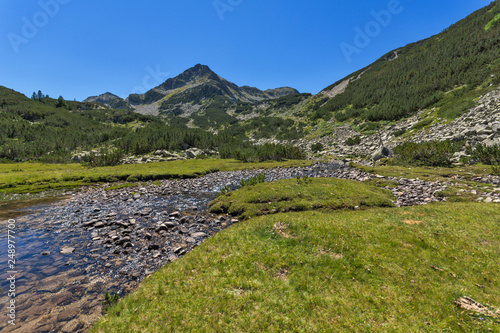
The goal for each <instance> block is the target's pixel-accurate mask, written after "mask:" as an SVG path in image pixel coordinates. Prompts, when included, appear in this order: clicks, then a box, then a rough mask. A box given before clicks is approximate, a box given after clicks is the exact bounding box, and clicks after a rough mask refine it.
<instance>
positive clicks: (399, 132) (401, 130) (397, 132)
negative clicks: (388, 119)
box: [392, 128, 406, 138]
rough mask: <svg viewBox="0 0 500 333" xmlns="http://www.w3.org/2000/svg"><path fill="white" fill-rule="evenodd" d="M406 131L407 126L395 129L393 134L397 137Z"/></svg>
mask: <svg viewBox="0 0 500 333" xmlns="http://www.w3.org/2000/svg"><path fill="white" fill-rule="evenodd" d="M405 133H406V128H402V129H400V130H397V131H394V132H393V133H392V134H393V135H394V136H395V137H396V138H397V137H398V136H401V135H403V134H405Z"/></svg>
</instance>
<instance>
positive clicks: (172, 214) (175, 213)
mask: <svg viewBox="0 0 500 333" xmlns="http://www.w3.org/2000/svg"><path fill="white" fill-rule="evenodd" d="M180 216H181V213H180V212H173V213H171V214H170V217H176V218H177V217H180Z"/></svg>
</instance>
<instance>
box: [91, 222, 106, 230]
mask: <svg viewBox="0 0 500 333" xmlns="http://www.w3.org/2000/svg"><path fill="white" fill-rule="evenodd" d="M104 227H105V225H104V223H102V222H97V223H96V224H95V226H94V228H96V229H99V228H104Z"/></svg>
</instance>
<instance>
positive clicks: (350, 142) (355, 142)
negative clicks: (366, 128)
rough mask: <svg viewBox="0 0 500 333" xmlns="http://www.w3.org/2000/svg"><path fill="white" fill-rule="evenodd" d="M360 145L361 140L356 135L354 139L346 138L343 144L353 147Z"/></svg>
mask: <svg viewBox="0 0 500 333" xmlns="http://www.w3.org/2000/svg"><path fill="white" fill-rule="evenodd" d="M360 143H361V138H360V137H359V135H357V136H355V137H351V138H348V139H347V140H345V144H346V145H348V146H355V145H359V144H360Z"/></svg>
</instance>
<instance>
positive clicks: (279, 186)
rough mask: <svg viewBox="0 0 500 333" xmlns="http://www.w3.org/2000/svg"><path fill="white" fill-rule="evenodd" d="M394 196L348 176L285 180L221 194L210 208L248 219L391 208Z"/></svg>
mask: <svg viewBox="0 0 500 333" xmlns="http://www.w3.org/2000/svg"><path fill="white" fill-rule="evenodd" d="M391 199H394V197H393V195H392V193H391V192H390V191H387V190H383V189H380V188H378V187H377V186H374V185H371V184H364V183H360V182H355V181H350V180H345V179H333V178H309V179H308V180H307V181H301V180H298V179H283V180H279V181H275V182H272V183H261V184H257V185H253V186H245V187H243V188H241V189H240V190H239V191H236V192H229V193H226V194H225V195H221V196H219V197H218V198H217V200H215V201H213V202H212V203H211V204H210V210H211V212H213V213H229V214H231V215H235V216H239V217H240V218H242V219H246V218H249V217H252V216H259V215H266V214H274V213H278V212H289V211H306V210H313V209H329V210H337V209H354V208H355V207H360V208H361V209H365V208H368V207H391V206H393V203H392V201H391Z"/></svg>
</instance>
